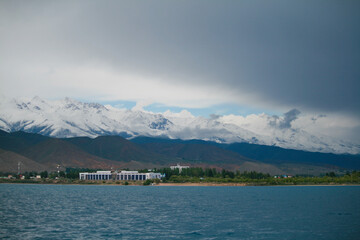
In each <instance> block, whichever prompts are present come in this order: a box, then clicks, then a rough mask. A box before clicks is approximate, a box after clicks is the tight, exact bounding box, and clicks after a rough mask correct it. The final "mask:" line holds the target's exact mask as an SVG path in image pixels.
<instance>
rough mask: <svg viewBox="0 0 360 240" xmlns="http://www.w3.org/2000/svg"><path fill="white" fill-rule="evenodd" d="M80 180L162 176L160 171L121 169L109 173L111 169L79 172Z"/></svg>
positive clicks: (141, 179)
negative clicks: (141, 171) (145, 171)
mask: <svg viewBox="0 0 360 240" xmlns="http://www.w3.org/2000/svg"><path fill="white" fill-rule="evenodd" d="M79 177H80V180H111V179H115V180H133V181H137V180H140V181H143V180H147V179H156V178H157V179H161V178H162V177H164V175H162V174H161V173H153V172H150V173H139V172H138V171H121V172H119V173H111V171H97V172H96V173H87V172H85V173H80V174H79Z"/></svg>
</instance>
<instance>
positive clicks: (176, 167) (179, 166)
mask: <svg viewBox="0 0 360 240" xmlns="http://www.w3.org/2000/svg"><path fill="white" fill-rule="evenodd" d="M183 168H190V166H181V165H180V164H179V163H178V164H176V166H170V169H171V170H175V169H179V173H181V170H182V169H183Z"/></svg>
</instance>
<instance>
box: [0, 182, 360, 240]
mask: <svg viewBox="0 0 360 240" xmlns="http://www.w3.org/2000/svg"><path fill="white" fill-rule="evenodd" d="M359 207H360V187H358V186H346V187H334V186H332V187H322V186H319V187H300V186H298V187H152V186H149V187H142V186H89V185H80V186H76V185H75V186H74V185H19V184H0V238H11V239H83V238H87V239H327V240H328V239H360V210H359Z"/></svg>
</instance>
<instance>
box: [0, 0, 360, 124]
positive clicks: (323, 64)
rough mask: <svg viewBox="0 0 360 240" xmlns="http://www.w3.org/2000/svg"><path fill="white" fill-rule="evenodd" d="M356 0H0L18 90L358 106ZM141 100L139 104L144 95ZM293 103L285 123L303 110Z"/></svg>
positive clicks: (0, 28) (2, 80) (187, 103)
mask: <svg viewBox="0 0 360 240" xmlns="http://www.w3.org/2000/svg"><path fill="white" fill-rule="evenodd" d="M359 7H360V3H359V2H357V1H345V2H341V3H340V2H338V1H299V2H295V1H285V0H284V1H282V0H278V1H272V2H271V3H270V2H268V1H235V2H234V1H222V2H219V1H206V2H205V1H151V2H149V1H112V0H108V1H86V2H85V1H31V2H29V1H2V2H0V33H1V36H2V37H1V39H0V52H1V55H2V57H1V58H0V86H1V92H2V93H6V94H8V95H11V96H22V95H25V96H34V95H40V96H43V97H46V98H62V97H64V96H70V97H76V98H81V99H87V100H88V101H99V100H133V101H139V102H141V103H144V102H146V103H153V102H157V103H162V104H167V105H172V106H181V107H208V106H211V105H214V104H221V103H235V104H239V105H247V106H251V107H255V108H260V109H266V110H268V111H269V112H271V111H275V112H279V111H280V112H284V111H286V110H288V109H293V108H296V109H299V110H300V111H301V112H304V111H305V112H312V113H319V114H322V113H326V114H327V113H338V114H345V115H352V116H355V117H356V118H359V116H360V81H359V79H360V68H359V66H360V45H359V42H360V15H359V14H358V9H359ZM139 106H140V105H139ZM296 117H297V114H296V112H290V113H289V116H288V118H287V119H284V122H278V123H277V124H278V126H279V127H280V128H287V127H289V126H290V124H291V122H292V121H294V119H296Z"/></svg>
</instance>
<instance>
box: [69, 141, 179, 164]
mask: <svg viewBox="0 0 360 240" xmlns="http://www.w3.org/2000/svg"><path fill="white" fill-rule="evenodd" d="M63 140H64V141H67V142H69V143H72V144H74V145H76V146H77V147H79V148H80V149H82V150H83V151H85V152H87V153H89V154H92V155H95V156H98V157H101V158H106V159H111V160H114V161H122V162H130V161H139V162H151V163H168V162H171V161H173V158H172V157H171V156H169V155H167V156H163V155H160V154H157V153H154V152H153V151H151V149H150V150H146V149H144V148H142V147H141V146H138V145H137V144H135V143H132V142H130V141H128V140H126V139H124V138H122V137H120V136H101V137H97V138H95V139H91V138H86V137H78V138H68V139H63Z"/></svg>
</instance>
